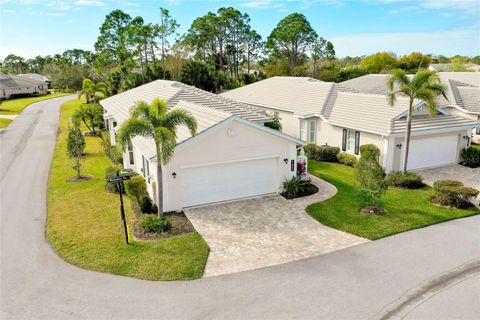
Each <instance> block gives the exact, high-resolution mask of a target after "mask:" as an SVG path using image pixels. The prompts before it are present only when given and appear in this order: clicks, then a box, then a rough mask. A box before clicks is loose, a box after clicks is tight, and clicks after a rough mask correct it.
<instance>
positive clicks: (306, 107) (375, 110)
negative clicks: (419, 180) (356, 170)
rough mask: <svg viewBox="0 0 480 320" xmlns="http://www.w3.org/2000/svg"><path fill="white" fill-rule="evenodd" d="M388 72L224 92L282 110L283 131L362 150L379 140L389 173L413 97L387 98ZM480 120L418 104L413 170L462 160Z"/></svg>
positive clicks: (289, 80) (398, 160) (398, 158)
mask: <svg viewBox="0 0 480 320" xmlns="http://www.w3.org/2000/svg"><path fill="white" fill-rule="evenodd" d="M387 77H388V75H367V76H363V77H360V78H356V79H353V80H349V81H345V82H343V83H339V84H336V83H328V82H322V81H319V80H315V79H311V78H301V77H272V78H269V79H266V80H263V81H259V82H256V83H253V84H250V85H247V86H244V87H241V88H238V89H234V90H231V91H228V92H225V93H222V96H223V97H227V98H231V99H233V100H237V101H239V102H243V103H248V104H252V105H255V106H257V107H258V108H262V109H263V110H265V111H266V112H270V113H275V114H278V115H279V117H280V118H281V123H282V126H283V131H284V132H285V133H287V134H290V135H293V136H295V137H297V138H299V139H300V140H302V141H305V142H308V143H316V144H318V145H325V144H327V145H331V146H338V147H340V148H341V150H343V151H345V152H348V153H351V154H354V155H358V154H359V146H360V145H363V144H374V145H376V146H377V147H378V148H379V149H380V162H381V163H382V164H383V166H384V167H385V169H386V171H387V172H390V171H398V170H400V169H401V168H402V159H403V157H402V154H403V151H404V148H402V147H403V142H404V137H405V123H406V111H407V108H408V101H407V99H406V98H402V97H400V98H398V100H397V103H396V105H395V106H394V107H391V106H389V105H388V103H387V96H386V94H387V93H388V90H387V88H386V79H387ZM478 126H480V122H479V121H475V120H472V119H467V118H465V117H460V116H456V115H452V114H450V113H448V112H446V111H444V110H442V109H440V108H439V110H437V112H436V114H435V115H434V116H432V117H431V116H429V114H428V110H427V109H426V108H425V106H424V105H423V103H422V102H420V101H419V102H418V103H417V104H416V105H415V114H414V118H413V123H412V138H411V143H410V153H409V163H408V169H409V170H417V169H424V168H429V167H436V166H442V165H448V164H454V163H458V162H459V161H460V159H459V153H460V150H461V149H462V148H463V147H465V146H467V145H468V144H469V143H470V139H469V137H470V135H471V131H472V129H473V128H476V127H478Z"/></svg>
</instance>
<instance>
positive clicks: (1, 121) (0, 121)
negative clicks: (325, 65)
mask: <svg viewBox="0 0 480 320" xmlns="http://www.w3.org/2000/svg"><path fill="white" fill-rule="evenodd" d="M12 121H13V120H12V119H6V118H0V129H3V128H6V127H7V126H8V125H9V124H10V123H12Z"/></svg>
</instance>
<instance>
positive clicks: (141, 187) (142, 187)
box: [124, 175, 148, 204]
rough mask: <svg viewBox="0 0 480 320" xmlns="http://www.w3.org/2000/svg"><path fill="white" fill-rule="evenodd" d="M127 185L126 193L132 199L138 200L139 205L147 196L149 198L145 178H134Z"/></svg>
mask: <svg viewBox="0 0 480 320" xmlns="http://www.w3.org/2000/svg"><path fill="white" fill-rule="evenodd" d="M124 184H125V192H126V193H127V195H128V196H129V197H130V198H131V199H134V200H136V201H137V202H138V203H139V204H140V202H141V201H142V199H143V198H144V197H145V196H148V193H147V183H146V182H145V178H144V177H142V176H140V175H138V176H133V177H131V178H130V180H126V181H125V182H124Z"/></svg>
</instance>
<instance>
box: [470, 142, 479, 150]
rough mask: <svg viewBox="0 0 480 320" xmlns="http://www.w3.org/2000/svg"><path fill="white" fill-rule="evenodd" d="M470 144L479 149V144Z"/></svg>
mask: <svg viewBox="0 0 480 320" xmlns="http://www.w3.org/2000/svg"><path fill="white" fill-rule="evenodd" d="M471 146H472V147H474V148H475V149H478V150H480V144H475V143H472V144H471Z"/></svg>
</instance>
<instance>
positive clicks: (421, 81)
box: [387, 69, 448, 173]
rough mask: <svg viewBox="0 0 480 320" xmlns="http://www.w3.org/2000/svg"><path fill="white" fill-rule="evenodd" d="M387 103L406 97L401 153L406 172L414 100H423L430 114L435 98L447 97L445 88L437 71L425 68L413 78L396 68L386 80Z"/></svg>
mask: <svg viewBox="0 0 480 320" xmlns="http://www.w3.org/2000/svg"><path fill="white" fill-rule="evenodd" d="M387 87H388V90H389V91H390V92H389V94H388V103H389V104H390V105H391V106H394V105H395V102H396V100H397V95H400V96H404V97H407V98H408V101H409V104H408V113H407V127H406V132H405V153H404V155H403V172H404V173H405V172H407V161H408V151H409V147H410V134H411V131H412V114H413V104H414V102H415V100H420V101H423V102H425V104H426V105H427V107H428V112H429V113H430V115H433V114H435V112H436V111H437V98H438V97H439V96H440V95H442V96H443V97H445V99H448V98H447V95H446V91H447V88H446V86H445V85H443V84H442V82H441V81H440V78H439V77H438V75H437V73H436V72H434V71H430V70H427V69H422V70H419V71H417V73H416V74H415V76H413V78H410V77H408V76H407V74H406V73H405V71H403V70H396V71H395V72H394V73H393V74H392V75H391V77H390V78H389V79H388V80H387Z"/></svg>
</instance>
